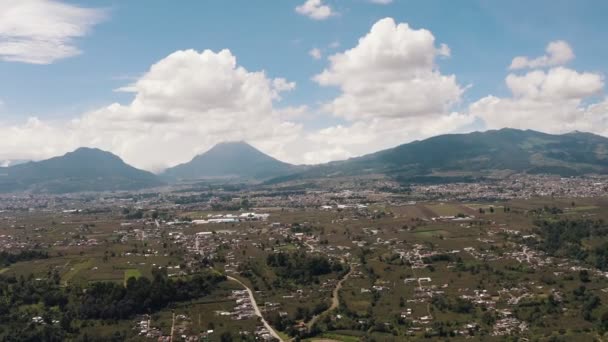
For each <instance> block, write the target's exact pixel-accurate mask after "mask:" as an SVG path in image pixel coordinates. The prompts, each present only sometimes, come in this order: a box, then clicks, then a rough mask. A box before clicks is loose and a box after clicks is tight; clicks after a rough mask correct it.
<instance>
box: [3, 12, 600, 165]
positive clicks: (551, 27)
mask: <svg viewBox="0 0 608 342" xmlns="http://www.w3.org/2000/svg"><path fill="white" fill-rule="evenodd" d="M145 4H146V3H145V2H144V1H143V0H139V1H129V2H128V3H126V2H122V1H118V0H95V1H86V2H85V1H76V0H72V1H59V0H28V1H17V0H9V1H3V2H2V3H0V74H2V75H3V79H4V80H5V82H3V83H2V84H1V85H0V136H1V137H2V139H1V140H0V165H4V164H7V163H8V162H3V161H4V160H6V161H9V160H40V159H44V158H48V157H52V156H56V155H60V154H63V153H65V152H68V151H71V150H74V149H76V148H78V147H81V146H89V147H98V148H101V149H104V150H107V151H111V152H113V153H115V154H117V155H119V156H120V157H121V158H123V159H124V160H125V161H126V162H128V163H130V164H132V165H134V166H136V167H139V168H143V169H147V170H151V171H158V170H161V169H164V168H166V167H169V166H174V165H176V164H179V163H182V162H185V161H188V160H190V159H192V157H193V156H194V155H196V154H200V153H202V152H204V151H206V150H208V149H209V148H211V147H212V146H213V145H215V144H217V143H220V142H223V141H241V140H242V141H247V142H248V143H250V144H252V145H253V146H255V147H257V148H259V149H261V150H263V151H264V152H266V153H268V154H270V155H272V156H273V157H275V158H278V159H280V160H283V161H286V162H289V163H294V164H314V163H321V162H326V161H330V160H338V159H345V158H348V157H353V156H358V155H362V154H365V153H370V152H375V151H378V150H381V149H384V148H388V147H393V146H396V145H399V144H402V143H406V142H409V141H412V140H416V139H423V138H427V137H430V136H434V135H438V134H445V133H453V132H469V131H474V130H487V129H499V128H504V127H511V128H520V129H534V130H538V131H542V132H548V133H564V132H569V131H573V130H579V131H586V132H592V133H595V134H599V135H603V136H608V98H606V86H605V82H606V81H605V73H606V64H605V63H606V60H608V48H607V47H605V46H603V45H602V44H601V41H602V38H603V37H605V34H606V33H607V32H606V31H607V27H606V26H607V25H606V23H605V18H604V17H603V15H602V14H604V13H607V11H606V10H608V4H607V3H605V2H602V1H582V2H576V3H574V2H571V1H537V2H534V4H529V3H523V2H521V3H520V2H510V3H509V4H506V3H505V4H498V3H495V2H485V1H470V2H466V3H448V2H442V1H425V2H416V3H414V2H409V1H407V2H406V1H400V0H394V1H377V0H359V1H348V2H338V1H330V0H322V1H321V0H307V1H305V0H297V1H281V2H276V3H275V2H273V3H270V2H264V1H257V2H254V1H248V2H247V4H248V5H247V6H239V4H236V3H226V2H221V1H212V2H204V3H203V2H194V1H192V2H182V3H181V6H180V7H175V5H173V6H172V5H170V4H168V3H167V4H163V5H157V6H155V7H154V6H146V5H145ZM522 4H525V5H522ZM539 13H542V14H543V18H544V19H546V20H543V21H541V22H539V21H538V20H537V18H538V14H539ZM513 18H517V19H513ZM277 28H280V29H277Z"/></svg>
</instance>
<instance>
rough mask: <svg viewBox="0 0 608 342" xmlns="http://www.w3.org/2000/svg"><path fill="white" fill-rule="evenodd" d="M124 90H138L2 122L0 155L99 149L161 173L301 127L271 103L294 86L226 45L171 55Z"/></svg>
mask: <svg viewBox="0 0 608 342" xmlns="http://www.w3.org/2000/svg"><path fill="white" fill-rule="evenodd" d="M127 88H128V90H129V91H131V92H133V93H134V98H133V100H132V101H131V102H130V103H128V104H119V103H114V104H111V105H109V106H107V107H103V108H100V109H98V110H95V111H91V112H89V113H85V114H83V115H82V116H80V117H78V118H75V119H73V120H70V121H69V122H46V121H43V120H39V119H36V118H33V119H30V120H28V121H27V122H26V123H24V124H21V125H14V124H13V125H9V124H6V123H5V124H1V123H0V136H2V137H3V139H2V140H3V141H2V142H1V143H0V156H1V158H3V159H17V158H19V159H41V158H45V157H50V156H54V155H57V154H60V153H64V152H67V151H69V150H72V149H75V148H77V147H79V146H95V147H99V148H102V149H105V150H109V151H112V152H114V153H116V154H118V155H120V156H122V157H123V158H124V159H125V160H126V161H127V162H130V163H132V164H133V165H135V166H138V167H142V168H146V169H150V170H159V169H162V168H164V167H167V166H169V165H175V164H177V163H180V162H184V161H187V160H189V159H190V158H192V157H193V155H194V154H195V153H200V152H204V151H205V150H206V149H208V148H209V147H211V146H212V145H214V144H216V143H218V142H222V141H230V140H247V141H249V142H251V143H253V144H254V145H256V146H262V147H264V148H265V149H266V150H267V151H269V152H271V153H273V152H276V151H280V150H281V146H282V145H283V144H285V143H287V142H289V141H291V140H292V139H294V138H295V137H297V136H298V134H299V131H300V126H299V125H297V124H294V123H292V122H289V121H286V120H283V119H282V115H283V114H282V113H281V111H280V110H277V109H275V108H274V104H275V102H276V101H278V100H279V99H280V98H279V94H280V93H282V92H285V91H289V90H292V89H294V88H295V83H293V82H288V81H286V80H285V79H282V78H275V79H272V78H269V77H268V76H267V75H266V74H265V73H264V72H250V71H248V70H246V69H245V68H243V67H241V66H239V65H238V64H237V61H236V57H235V56H234V55H232V53H231V52H230V51H228V50H222V51H220V52H217V53H216V52H213V51H210V50H205V51H203V52H197V51H194V50H185V51H177V52H174V53H172V54H171V55H169V56H167V57H165V58H164V59H162V60H160V61H159V62H157V63H156V64H154V65H152V66H151V67H150V69H149V70H148V72H146V73H145V74H144V75H143V76H141V77H140V78H139V79H138V80H137V81H135V82H134V83H133V84H131V85H130V86H128V87H127ZM277 156H278V155H277ZM279 157H283V156H279Z"/></svg>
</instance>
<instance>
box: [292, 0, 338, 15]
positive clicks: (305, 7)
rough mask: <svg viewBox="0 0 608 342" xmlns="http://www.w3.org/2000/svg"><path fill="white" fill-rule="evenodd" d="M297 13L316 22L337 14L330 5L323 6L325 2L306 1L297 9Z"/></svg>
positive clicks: (318, 0)
mask: <svg viewBox="0 0 608 342" xmlns="http://www.w3.org/2000/svg"><path fill="white" fill-rule="evenodd" d="M296 12H298V13H299V14H301V15H305V16H307V17H309V18H311V19H314V20H324V19H327V18H329V17H331V16H332V15H334V14H335V13H334V11H333V10H332V9H331V7H330V6H329V5H325V4H323V0H306V2H305V3H303V4H302V5H300V6H297V7H296Z"/></svg>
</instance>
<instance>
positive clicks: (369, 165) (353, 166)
mask: <svg viewBox="0 0 608 342" xmlns="http://www.w3.org/2000/svg"><path fill="white" fill-rule="evenodd" d="M504 170H509V171H514V172H526V173H546V174H557V175H563V176H568V175H578V174H585V173H608V138H604V137H601V136H598V135H594V134H590V133H580V132H574V133H569V134H562V135H552V134H545V133H540V132H536V131H531V130H525V131H524V130H517V129H501V130H493V131H487V132H474V133H469V134H447V135H440V136H436V137H433V138H429V139H426V140H422V141H414V142H412V143H409V144H404V145H400V146H397V147H395V148H391V149H388V150H383V151H380V152H376V153H372V154H369V155H365V156H362V157H358V158H352V159H349V160H345V161H340V162H333V163H329V164H324V165H320V166H316V167H313V168H310V169H309V170H307V171H305V172H303V173H300V174H298V175H290V176H287V177H283V178H277V179H275V180H274V181H276V182H280V181H284V180H290V179H298V178H316V177H328V176H341V175H361V174H371V173H379V174H387V175H390V176H392V177H395V178H399V179H402V180H406V181H407V180H411V181H425V179H424V177H430V178H445V177H446V175H447V178H448V180H449V179H450V173H451V174H452V175H458V177H462V175H479V174H482V173H489V172H492V171H504ZM456 178H457V177H455V178H452V179H456Z"/></svg>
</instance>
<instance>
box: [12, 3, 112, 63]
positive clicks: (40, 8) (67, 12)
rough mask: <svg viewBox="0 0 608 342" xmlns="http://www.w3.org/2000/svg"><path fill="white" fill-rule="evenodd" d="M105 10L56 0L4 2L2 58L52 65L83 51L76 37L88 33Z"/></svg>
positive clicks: (102, 16) (101, 17) (100, 18)
mask: <svg viewBox="0 0 608 342" xmlns="http://www.w3.org/2000/svg"><path fill="white" fill-rule="evenodd" d="M103 18H104V11H102V10H99V9H90V8H83V7H78V6H75V5H70V4H65V3H62V2H59V1H55V0H2V1H1V2H0V59H2V60H5V61H12V62H23V63H32V64H49V63H53V62H54V61H56V60H59V59H63V58H67V57H72V56H75V55H78V54H80V53H81V51H80V49H78V47H76V46H75V42H74V39H75V38H78V37H83V36H84V35H86V34H87V33H88V32H89V30H90V29H91V27H92V26H94V25H95V24H97V23H99V22H100V21H101V20H102V19H103Z"/></svg>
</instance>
